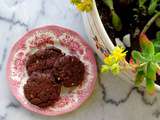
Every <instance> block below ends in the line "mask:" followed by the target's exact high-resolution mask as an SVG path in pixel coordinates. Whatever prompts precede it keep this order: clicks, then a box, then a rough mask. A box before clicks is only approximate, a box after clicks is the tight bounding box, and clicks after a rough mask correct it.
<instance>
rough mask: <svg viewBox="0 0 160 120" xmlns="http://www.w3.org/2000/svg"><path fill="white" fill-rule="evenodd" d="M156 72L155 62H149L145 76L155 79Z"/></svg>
mask: <svg viewBox="0 0 160 120" xmlns="http://www.w3.org/2000/svg"><path fill="white" fill-rule="evenodd" d="M156 72H157V66H156V64H154V63H152V62H149V63H148V66H147V74H146V77H147V78H148V79H150V80H154V81H155V80H156Z"/></svg>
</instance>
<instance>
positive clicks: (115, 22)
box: [111, 10, 122, 31]
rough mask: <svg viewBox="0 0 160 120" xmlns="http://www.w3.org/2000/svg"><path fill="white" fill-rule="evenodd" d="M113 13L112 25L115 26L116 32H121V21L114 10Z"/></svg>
mask: <svg viewBox="0 0 160 120" xmlns="http://www.w3.org/2000/svg"><path fill="white" fill-rule="evenodd" d="M111 13H112V24H113V26H114V28H115V29H116V31H121V29H122V23H121V19H120V18H119V16H118V15H117V14H116V13H115V11H114V10H113V11H112V12H111Z"/></svg>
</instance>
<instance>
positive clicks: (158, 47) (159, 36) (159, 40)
mask: <svg viewBox="0 0 160 120" xmlns="http://www.w3.org/2000/svg"><path fill="white" fill-rule="evenodd" d="M153 45H154V47H155V52H160V31H158V32H157V33H156V38H155V39H154V40H153Z"/></svg>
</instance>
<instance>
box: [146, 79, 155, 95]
mask: <svg viewBox="0 0 160 120" xmlns="http://www.w3.org/2000/svg"><path fill="white" fill-rule="evenodd" d="M146 91H147V93H149V94H153V93H154V92H155V86H154V81H153V80H151V79H146Z"/></svg>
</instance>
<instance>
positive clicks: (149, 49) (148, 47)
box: [139, 33, 155, 57]
mask: <svg viewBox="0 0 160 120" xmlns="http://www.w3.org/2000/svg"><path fill="white" fill-rule="evenodd" d="M139 41H140V47H141V49H142V53H143V55H144V56H145V57H151V56H153V55H154V53H155V49H154V46H153V43H152V42H151V41H150V40H149V39H148V38H147V36H146V35H145V34H144V33H142V34H141V35H140V38H139Z"/></svg>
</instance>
